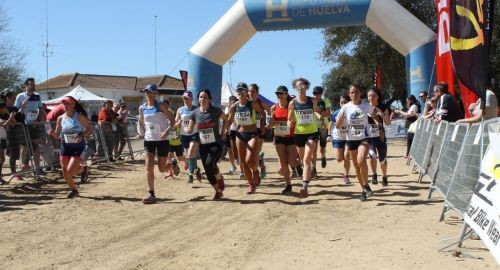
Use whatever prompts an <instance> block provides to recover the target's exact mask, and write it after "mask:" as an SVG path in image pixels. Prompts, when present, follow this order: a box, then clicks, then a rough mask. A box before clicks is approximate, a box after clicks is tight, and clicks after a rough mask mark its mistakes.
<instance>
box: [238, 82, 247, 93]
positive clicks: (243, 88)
mask: <svg viewBox="0 0 500 270" xmlns="http://www.w3.org/2000/svg"><path fill="white" fill-rule="evenodd" d="M236 91H237V92H239V91H248V85H247V84H246V83H244V82H239V83H238V85H237V86H236Z"/></svg>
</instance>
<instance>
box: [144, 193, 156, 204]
mask: <svg viewBox="0 0 500 270" xmlns="http://www.w3.org/2000/svg"><path fill="white" fill-rule="evenodd" d="M142 203H143V204H154V203H156V197H155V196H152V195H149V196H148V197H146V198H144V199H143V200H142Z"/></svg>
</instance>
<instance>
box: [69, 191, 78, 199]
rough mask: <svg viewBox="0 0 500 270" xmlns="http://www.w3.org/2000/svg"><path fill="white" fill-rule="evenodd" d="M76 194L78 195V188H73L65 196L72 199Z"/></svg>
mask: <svg viewBox="0 0 500 270" xmlns="http://www.w3.org/2000/svg"><path fill="white" fill-rule="evenodd" d="M78 196H80V193H79V192H78V190H76V189H73V190H71V192H70V193H69V194H68V196H67V197H68V199H73V198H75V197H78Z"/></svg>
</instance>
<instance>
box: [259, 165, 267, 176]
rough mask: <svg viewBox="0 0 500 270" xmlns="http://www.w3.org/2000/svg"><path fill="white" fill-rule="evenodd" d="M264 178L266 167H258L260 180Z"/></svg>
mask: <svg viewBox="0 0 500 270" xmlns="http://www.w3.org/2000/svg"><path fill="white" fill-rule="evenodd" d="M264 178H266V165H262V166H261V167H260V179H264Z"/></svg>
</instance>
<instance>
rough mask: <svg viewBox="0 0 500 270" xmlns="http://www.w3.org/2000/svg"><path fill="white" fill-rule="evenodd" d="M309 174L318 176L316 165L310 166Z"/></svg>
mask: <svg viewBox="0 0 500 270" xmlns="http://www.w3.org/2000/svg"><path fill="white" fill-rule="evenodd" d="M311 176H312V177H318V172H317V171H316V167H312V172H311Z"/></svg>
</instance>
